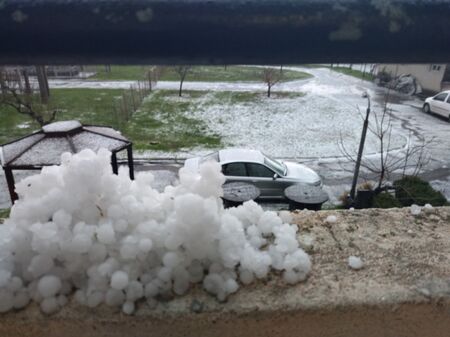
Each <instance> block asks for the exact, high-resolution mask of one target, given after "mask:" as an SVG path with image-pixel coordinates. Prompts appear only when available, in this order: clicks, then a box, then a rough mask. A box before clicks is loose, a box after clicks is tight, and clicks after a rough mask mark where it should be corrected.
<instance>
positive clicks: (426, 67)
mask: <svg viewBox="0 0 450 337" xmlns="http://www.w3.org/2000/svg"><path fill="white" fill-rule="evenodd" d="M445 68H446V64H379V65H378V72H380V71H383V69H384V70H385V71H386V72H388V73H390V74H391V75H392V76H400V75H402V74H411V75H412V76H414V77H415V78H416V79H417V81H418V82H419V84H420V85H421V86H422V89H424V90H430V91H435V92H438V91H441V89H442V86H441V84H442V79H443V77H444V73H445Z"/></svg>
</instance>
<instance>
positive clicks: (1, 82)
mask: <svg viewBox="0 0 450 337" xmlns="http://www.w3.org/2000/svg"><path fill="white" fill-rule="evenodd" d="M6 88H7V86H6V76H5V68H3V67H0V89H1V91H2V94H3V95H6V93H7V90H6Z"/></svg>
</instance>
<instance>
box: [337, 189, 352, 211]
mask: <svg viewBox="0 0 450 337" xmlns="http://www.w3.org/2000/svg"><path fill="white" fill-rule="evenodd" d="M349 197H350V191H345V192H344V193H342V194H341V195H340V196H339V198H338V199H339V201H340V202H341V206H342V207H343V208H350V207H351V203H350V199H349Z"/></svg>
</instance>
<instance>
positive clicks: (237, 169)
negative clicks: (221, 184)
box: [222, 163, 247, 177]
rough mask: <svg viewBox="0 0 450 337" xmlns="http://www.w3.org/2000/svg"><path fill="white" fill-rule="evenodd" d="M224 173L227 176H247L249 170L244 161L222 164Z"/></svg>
mask: <svg viewBox="0 0 450 337" xmlns="http://www.w3.org/2000/svg"><path fill="white" fill-rule="evenodd" d="M222 173H223V174H225V175H226V176H234V177H244V176H247V170H246V168H245V164H244V163H229V164H225V165H222Z"/></svg>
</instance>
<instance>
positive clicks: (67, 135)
mask: <svg viewBox="0 0 450 337" xmlns="http://www.w3.org/2000/svg"><path fill="white" fill-rule="evenodd" d="M72 122H75V121H72ZM57 123H60V122H57ZM57 123H53V124H57ZM63 123H64V122H63ZM77 123H78V124H79V125H77V126H76V127H75V128H72V129H70V130H66V131H52V132H48V131H47V132H46V131H45V130H44V129H45V127H46V126H44V128H43V129H41V130H39V131H36V132H33V133H31V134H29V135H26V136H24V137H21V138H19V139H16V140H13V141H11V142H8V143H5V144H2V145H1V147H0V149H1V150H3V149H4V148H5V147H7V146H8V145H9V146H11V145H13V144H15V143H17V144H18V143H19V142H21V141H23V140H26V139H28V138H30V137H34V138H36V140H35V141H33V140H32V141H31V142H30V143H28V144H27V146H24V147H23V148H21V149H20V151H17V153H15V154H14V156H12V157H11V158H8V159H7V160H4V154H3V151H0V157H1V159H2V167H3V170H4V171H5V178H6V182H7V184H8V190H9V195H10V197H11V202H12V203H13V204H14V202H15V201H16V200H17V199H18V195H17V193H16V192H15V181H14V175H13V171H14V170H40V169H42V168H43V167H45V166H52V165H59V164H60V162H58V160H59V159H60V157H61V154H62V153H63V152H67V151H62V152H61V153H58V154H57V155H55V158H57V160H54V161H53V162H46V163H34V164H26V163H22V162H20V159H21V157H22V156H24V154H25V153H26V152H28V151H29V150H31V149H32V148H33V147H34V146H36V145H37V144H38V143H40V142H42V141H43V140H44V139H55V140H58V139H64V140H65V141H67V143H68V144H69V147H70V152H71V153H77V152H79V151H81V150H83V148H77V147H76V144H75V143H74V141H73V139H72V137H73V136H75V135H79V134H81V133H82V132H87V133H88V134H94V135H96V136H100V137H105V138H106V139H110V140H112V141H114V142H115V143H116V144H118V143H123V145H120V146H116V147H113V148H109V149H108V150H110V151H111V166H112V171H113V173H114V174H118V172H119V165H118V161H117V153H118V152H120V151H123V150H125V149H126V150H127V159H128V167H129V175H130V179H132V180H134V164H133V148H132V147H133V143H132V142H131V141H129V140H128V139H126V138H125V137H123V136H122V135H120V133H118V132H117V131H116V130H114V129H113V128H111V127H109V126H103V125H101V126H100V125H82V124H81V123H79V122H77ZM51 125H52V124H49V125H48V126H51ZM102 131H103V132H102ZM111 131H112V132H111ZM28 140H29V139H28ZM94 150H95V149H94ZM18 161H19V164H17V163H16V164H15V162H18Z"/></svg>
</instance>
